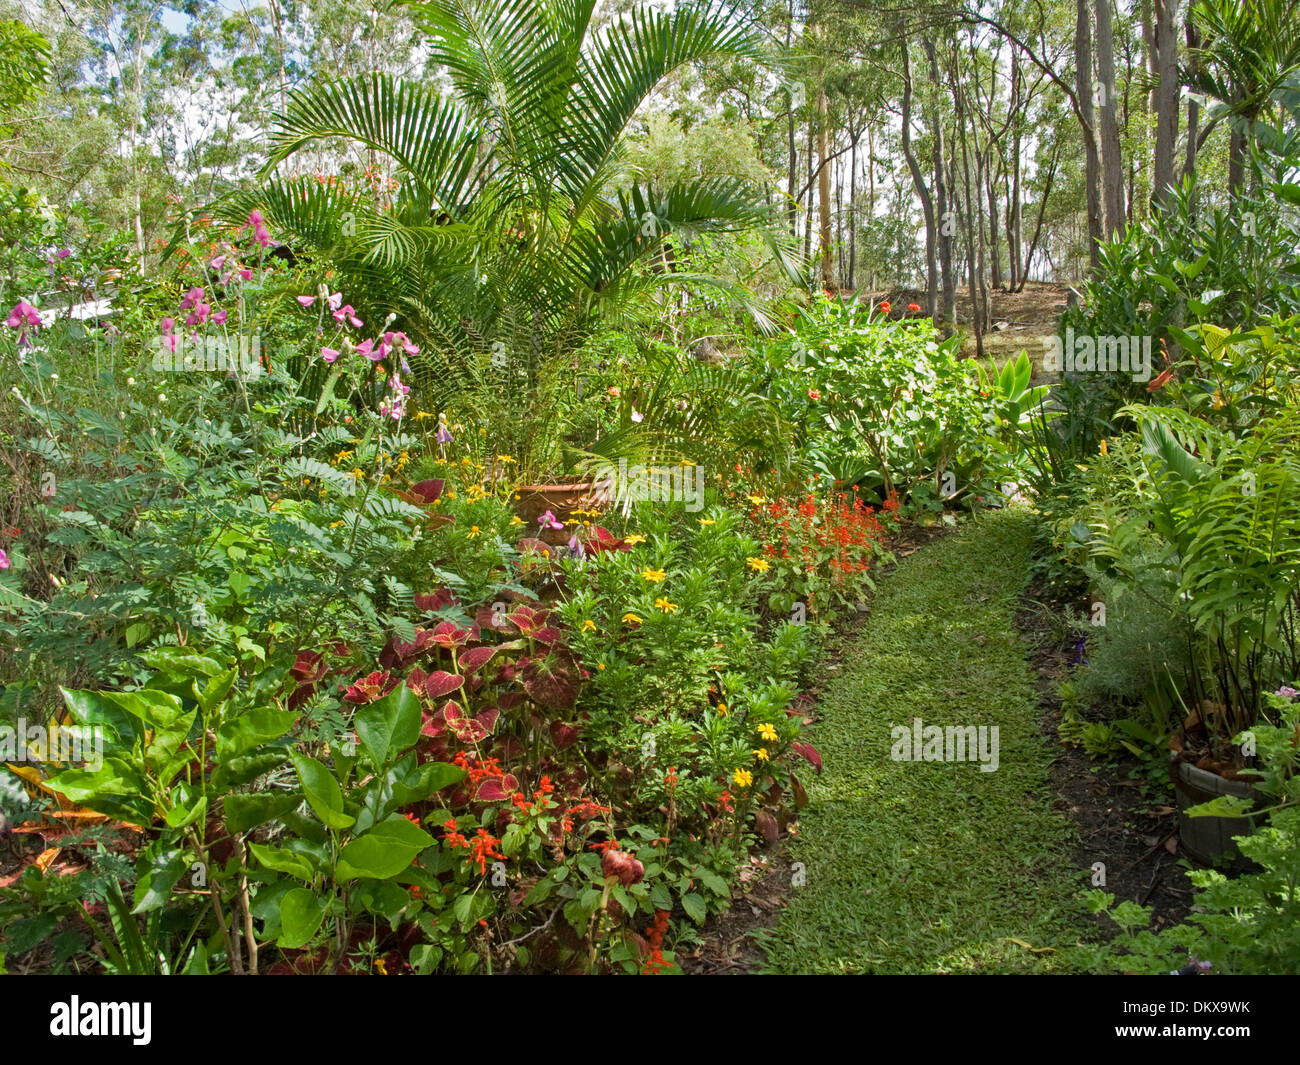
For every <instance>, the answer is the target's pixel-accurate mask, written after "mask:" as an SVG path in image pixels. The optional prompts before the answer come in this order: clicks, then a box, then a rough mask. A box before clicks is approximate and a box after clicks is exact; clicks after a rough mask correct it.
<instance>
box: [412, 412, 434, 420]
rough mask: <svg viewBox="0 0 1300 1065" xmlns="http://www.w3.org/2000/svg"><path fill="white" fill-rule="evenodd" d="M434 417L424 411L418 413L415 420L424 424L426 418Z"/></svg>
mask: <svg viewBox="0 0 1300 1065" xmlns="http://www.w3.org/2000/svg"><path fill="white" fill-rule="evenodd" d="M432 417H433V415H432V414H430V413H429V412H428V411H427V410H422V411H417V412H416V415H415V420H416V421H417V422H422V421H424V419H425V418H432Z"/></svg>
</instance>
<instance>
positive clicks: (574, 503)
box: [515, 481, 608, 546]
mask: <svg viewBox="0 0 1300 1065" xmlns="http://www.w3.org/2000/svg"><path fill="white" fill-rule="evenodd" d="M598 488H599V486H598V485H597V484H596V483H595V482H594V481H582V482H579V483H569V484H527V485H522V486H521V487H519V488H516V489H515V513H516V514H518V515H519V517H520V518H522V519H523V522H524V526H525V527H526V528H527V529H528V532H527V535H529V536H535V537H537V539H539V540H541V541H543V542H544V543H548V544H554V545H556V546H558V545H560V544H567V543H568V542H569V540H570V538H571V537H572V536H573V535H574V533H575V532H576V531H577V530H576V529H574V528H572V526H573V525H574V523H575V522H577V523H578V524H581V520H580V519H579V518H575V517H574V514H573V512H574V511H575V510H604V509H605V507H606V506H607V505H608V500H607V499H605V498H603V496H602V494H601V493H600V492H599V491H598ZM548 510H549V511H550V512H551V513H552V514H554V515H555V520H556V521H559V522H561V523H563V525H564V528H563V529H539V527H538V524H537V519H538V518H540V517H541V516H542V515H543V514H545V513H546V512H547V511H548Z"/></svg>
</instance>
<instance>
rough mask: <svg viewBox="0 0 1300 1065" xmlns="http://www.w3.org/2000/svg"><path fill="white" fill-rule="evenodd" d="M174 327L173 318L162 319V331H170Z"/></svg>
mask: <svg viewBox="0 0 1300 1065" xmlns="http://www.w3.org/2000/svg"><path fill="white" fill-rule="evenodd" d="M175 328H176V319H175V318H164V319H163V320H162V331H163V332H164V333H171V331H172V330H173V329H175Z"/></svg>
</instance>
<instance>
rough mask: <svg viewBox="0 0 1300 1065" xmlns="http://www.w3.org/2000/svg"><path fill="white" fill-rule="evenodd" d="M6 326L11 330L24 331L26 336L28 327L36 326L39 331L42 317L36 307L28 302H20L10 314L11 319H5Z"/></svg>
mask: <svg viewBox="0 0 1300 1065" xmlns="http://www.w3.org/2000/svg"><path fill="white" fill-rule="evenodd" d="M5 325H7V326H8V327H9V328H10V329H22V330H23V333H24V335H25V334H26V332H27V330H26V327H27V326H29V325H30V326H34V327H35V328H37V329H39V328H40V325H41V315H40V312H39V311H37V309H36V308H35V307H33V306H32V305H31V304H30V303H28V302H27V301H26V300H19V301H18V302H17V303H16V304H14V309H13V310H12V311H10V312H9V317H8V318H7V319H5Z"/></svg>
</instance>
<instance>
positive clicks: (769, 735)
mask: <svg viewBox="0 0 1300 1065" xmlns="http://www.w3.org/2000/svg"><path fill="white" fill-rule="evenodd" d="M758 734H759V736H760V737H761V738H762V739H765V740H767V742H768V743H775V742H776V740H777V735H776V729H774V728H773V727H772V726H771V725H769V724H768V723H767V722H766V721H765V722H763V724H761V725H759V726H758Z"/></svg>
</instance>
